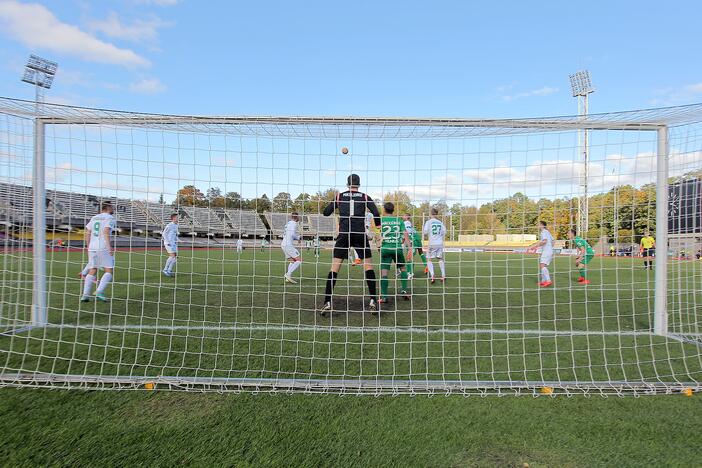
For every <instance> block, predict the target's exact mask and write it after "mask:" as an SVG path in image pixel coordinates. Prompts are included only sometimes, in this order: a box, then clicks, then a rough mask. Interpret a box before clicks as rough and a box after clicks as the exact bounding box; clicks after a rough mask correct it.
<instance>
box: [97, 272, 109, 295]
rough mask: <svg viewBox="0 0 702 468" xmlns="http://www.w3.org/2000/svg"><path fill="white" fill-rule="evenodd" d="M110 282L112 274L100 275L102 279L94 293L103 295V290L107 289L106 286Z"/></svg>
mask: <svg viewBox="0 0 702 468" xmlns="http://www.w3.org/2000/svg"><path fill="white" fill-rule="evenodd" d="M110 281H112V273H105V274H104V275H102V279H101V280H100V284H98V287H97V291H96V293H97V294H102V293H104V292H105V289H107V285H108V284H110Z"/></svg>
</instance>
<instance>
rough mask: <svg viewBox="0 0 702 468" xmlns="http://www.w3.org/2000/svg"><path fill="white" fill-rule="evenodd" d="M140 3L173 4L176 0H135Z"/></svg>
mask: <svg viewBox="0 0 702 468" xmlns="http://www.w3.org/2000/svg"><path fill="white" fill-rule="evenodd" d="M136 3H139V4H141V5H157V6H173V5H175V4H177V3H178V0H136Z"/></svg>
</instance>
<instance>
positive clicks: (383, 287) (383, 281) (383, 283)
mask: <svg viewBox="0 0 702 468" xmlns="http://www.w3.org/2000/svg"><path fill="white" fill-rule="evenodd" d="M380 295H381V296H382V297H387V296H388V277H387V276H381V277H380Z"/></svg>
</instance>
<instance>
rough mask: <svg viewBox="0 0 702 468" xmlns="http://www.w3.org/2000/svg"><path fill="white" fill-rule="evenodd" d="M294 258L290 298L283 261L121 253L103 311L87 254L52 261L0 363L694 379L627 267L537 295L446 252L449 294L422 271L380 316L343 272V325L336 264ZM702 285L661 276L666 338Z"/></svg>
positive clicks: (21, 295)
mask: <svg viewBox="0 0 702 468" xmlns="http://www.w3.org/2000/svg"><path fill="white" fill-rule="evenodd" d="M303 256H304V259H305V262H304V263H303V266H302V268H301V272H300V273H299V274H298V273H297V272H296V277H297V278H298V279H299V280H300V283H299V284H296V285H290V284H285V283H284V282H283V279H282V276H283V272H284V268H285V265H286V263H285V260H284V259H283V254H282V252H280V251H279V249H271V250H270V251H269V250H265V251H260V250H247V251H245V252H244V253H243V254H241V255H239V254H237V253H236V252H235V251H232V250H195V251H182V252H181V253H180V257H179V261H178V267H177V276H176V278H167V277H165V276H163V275H162V274H161V272H160V270H161V267H162V263H163V260H164V258H165V257H164V256H163V255H161V253H160V252H159V251H157V250H156V251H146V252H144V251H135V252H132V253H129V252H118V253H117V256H116V259H117V266H116V274H115V283H114V286H113V288H112V289H111V294H110V296H111V297H112V301H111V302H110V303H109V304H104V303H99V302H91V303H88V304H79V302H78V298H79V294H80V282H79V280H78V279H77V278H76V275H77V273H78V271H80V269H81V268H82V265H83V262H84V256H83V253H81V252H54V253H52V254H50V255H49V264H48V271H49V275H50V294H49V317H48V318H49V323H50V324H51V325H52V326H51V327H48V328H38V329H33V330H31V331H28V332H23V333H16V334H13V335H11V336H6V337H2V338H0V359H2V361H3V362H5V369H12V370H14V371H16V372H35V371H39V372H51V373H53V374H71V375H102V376H110V375H115V376H122V377H125V376H126V377H138V378H149V377H158V376H167V377H179V378H184V379H192V378H196V379H200V380H202V379H211V378H246V379H261V378H264V379H293V378H294V379H301V380H305V379H312V380H339V379H351V380H353V379H357V380H395V381H408V380H412V381H418V382H425V381H426V382H436V381H452V382H455V381H462V382H476V381H480V382H485V383H486V384H487V386H488V387H490V386H497V385H498V382H533V383H538V382H556V383H558V382H586V383H587V382H608V381H629V382H635V383H637V382H652V383H655V382H659V381H664V382H690V381H699V380H700V375H701V369H700V350H699V347H698V346H696V345H694V344H690V343H685V342H681V341H677V340H675V339H670V338H664V337H657V336H652V335H650V330H651V328H652V326H653V324H652V320H653V305H652V302H653V279H654V275H653V272H651V271H645V270H643V269H642V268H641V264H640V261H638V260H635V259H611V258H598V259H596V260H595V261H594V262H593V264H591V266H590V276H589V278H590V279H591V281H592V284H591V285H589V286H583V285H580V284H578V283H577V282H576V280H575V278H576V276H577V274H576V272H575V271H574V270H573V267H572V260H571V259H569V258H567V257H557V258H556V260H555V263H554V265H552V271H553V273H554V274H553V276H554V283H555V287H554V288H549V289H539V288H538V287H537V284H536V283H537V276H536V270H537V265H536V263H537V259H536V257H535V256H530V255H512V254H500V253H493V254H490V253H448V254H447V265H448V280H447V282H446V284H441V283H436V284H433V285H432V284H429V282H428V281H427V278H426V275H424V273H423V272H422V268H420V267H419V263H418V264H417V268H416V270H417V276H416V277H415V279H414V280H412V282H411V285H412V289H411V292H412V295H413V296H412V300H410V301H404V300H402V299H401V298H394V299H393V301H392V302H391V304H390V305H389V306H388V307H385V308H384V309H383V310H382V311H381V314H380V317H374V316H371V315H370V314H369V313H368V312H367V311H366V312H363V309H364V304H365V302H366V299H364V298H363V295H364V292H365V291H366V286H365V282H364V280H363V274H362V270H361V267H350V266H348V264H346V266H344V268H343V269H342V272H341V275H340V277H339V282H338V283H337V287H336V290H335V293H336V294H337V297H336V299H335V307H336V308H337V310H336V311H335V312H334V313H333V314H331V316H330V317H321V316H320V315H318V314H317V313H316V308H317V307H318V306H319V305H320V304H321V303H322V297H321V294H322V293H323V289H324V281H325V278H326V274H327V272H328V269H329V262H330V253H329V252H323V254H322V257H321V258H320V259H316V258H315V257H314V255H312V252H307V251H303ZM376 260H377V259H376ZM30 261H31V259H30V257H29V256H28V254H14V255H13V254H7V255H5V258H4V264H5V265H6V268H5V271H4V272H3V274H4V276H5V277H4V278H3V282H2V284H3V297H4V298H5V300H6V301H7V302H8V303H18V304H29V301H30V300H31V288H29V287H28V286H29V285H30V284H31V283H30V282H29V281H30V277H29V276H28V275H29V273H30V272H31V267H30ZM437 268H438V267H437ZM671 270H675V266H673V267H672V268H671ZM699 271H700V262H684V263H681V264H680V265H679V266H678V267H677V270H675V271H672V272H671V275H672V276H673V277H674V278H675V282H676V283H674V285H675V287H671V289H672V290H673V291H674V294H675V295H674V296H671V297H673V298H674V299H676V300H672V301H671V328H675V327H677V328H681V329H684V328H685V325H686V324H688V322H690V320H691V318H692V319H693V322H694V317H690V314H694V313H695V312H694V310H688V309H689V307H688V305H689V304H695V303H696V304H699V303H700V302H702V297H700V296H701V294H700V290H699V286H697V289H695V286H694V284H695V283H694V280H695V279H699V278H700V274H699ZM397 286H399V284H393V285H391V290H392V289H394V290H397ZM675 307H677V309H676V308H675ZM28 310H29V308H28V307H26V306H25V307H21V306H20V307H18V308H17V309H15V311H16V314H17V315H19V316H21V314H24V318H25V319H26V318H28V317H27V314H28ZM8 316H10V317H11V316H12V315H11V314H6V317H8ZM57 325H61V327H57Z"/></svg>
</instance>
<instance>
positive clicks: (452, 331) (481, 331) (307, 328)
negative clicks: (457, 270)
mask: <svg viewBox="0 0 702 468" xmlns="http://www.w3.org/2000/svg"><path fill="white" fill-rule="evenodd" d="M47 328H57V329H78V330H105V331H113V330H114V331H132V330H134V331H141V330H143V331H158V330H170V331H188V330H193V331H283V332H284V331H292V332H300V331H302V332H325V333H326V332H332V333H375V332H379V333H408V334H430V335H439V334H444V335H529V336H656V335H654V334H653V333H652V332H650V331H633V330H632V331H588V330H529V329H494V328H463V329H456V328H421V327H384V326H378V327H373V326H368V327H337V326H320V325H148V324H142V325H140V324H126V325H105V326H100V325H98V324H95V325H69V324H50V325H47Z"/></svg>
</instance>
